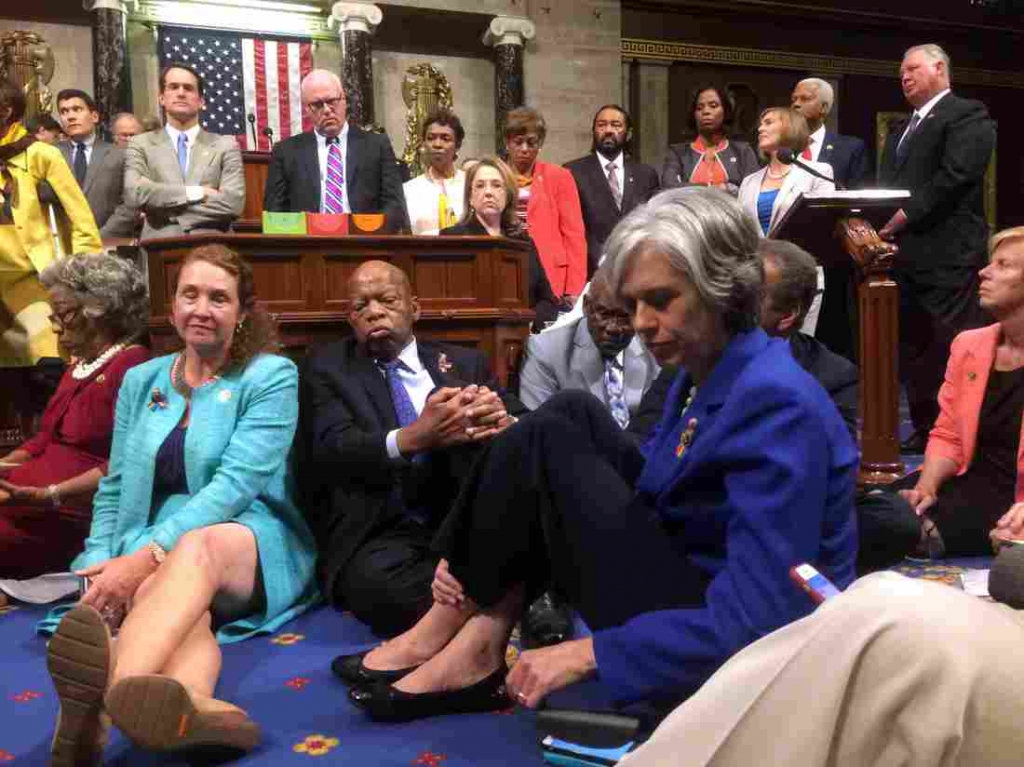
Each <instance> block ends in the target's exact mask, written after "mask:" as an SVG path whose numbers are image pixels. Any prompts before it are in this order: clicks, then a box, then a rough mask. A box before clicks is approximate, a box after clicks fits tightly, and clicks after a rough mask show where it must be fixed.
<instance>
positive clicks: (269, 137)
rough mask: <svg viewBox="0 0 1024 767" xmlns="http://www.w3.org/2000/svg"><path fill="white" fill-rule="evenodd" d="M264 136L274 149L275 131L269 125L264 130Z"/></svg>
mask: <svg viewBox="0 0 1024 767" xmlns="http://www.w3.org/2000/svg"><path fill="white" fill-rule="evenodd" d="M263 135H264V136H266V137H267V141H269V142H270V148H271V149H273V148H274V129H273V128H271V127H270V126H269V125H268V126H267V127H266V128H264V129H263Z"/></svg>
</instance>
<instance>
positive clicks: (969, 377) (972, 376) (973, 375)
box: [967, 370, 978, 381]
mask: <svg viewBox="0 0 1024 767" xmlns="http://www.w3.org/2000/svg"><path fill="white" fill-rule="evenodd" d="M977 377H978V374H977V373H975V372H974V371H973V370H970V371H968V373H967V380H968V381H973V380H974V379H975V378H977Z"/></svg>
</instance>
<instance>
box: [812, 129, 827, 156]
mask: <svg viewBox="0 0 1024 767" xmlns="http://www.w3.org/2000/svg"><path fill="white" fill-rule="evenodd" d="M810 141H811V144H810V150H811V159H812V160H814V162H817V161H818V158H819V157H821V148H822V147H823V146H824V145H825V123H822V124H821V125H820V126H819V127H818V130H816V131H814V133H812V134H811V138H810Z"/></svg>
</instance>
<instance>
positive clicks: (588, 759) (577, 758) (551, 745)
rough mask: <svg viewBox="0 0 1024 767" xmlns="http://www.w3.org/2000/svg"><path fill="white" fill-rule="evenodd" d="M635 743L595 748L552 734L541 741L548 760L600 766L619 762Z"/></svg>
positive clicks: (566, 763)
mask: <svg viewBox="0 0 1024 767" xmlns="http://www.w3.org/2000/svg"><path fill="white" fill-rule="evenodd" d="M635 744H636V741H632V740H630V741H628V742H626V743H623V744H622V745H621V746H615V747H613V748H594V747H592V746H583V745H580V744H579V743H573V742H571V741H568V740H561V739H560V738H556V737H553V736H551V735H548V736H546V737H545V738H544V739H543V740H542V741H541V742H540V745H541V748H542V749H543V751H544V761H546V762H549V763H551V764H562V765H570V764H579V765H599V766H600V767H605V766H606V765H615V764H618V762H619V760H620V759H621V758H622V757H624V756H625V755H626V754H628V753H629V751H630V749H632V748H633V746H634V745H635ZM549 757H552V758H549Z"/></svg>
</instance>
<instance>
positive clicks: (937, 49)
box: [903, 43, 953, 80]
mask: <svg viewBox="0 0 1024 767" xmlns="http://www.w3.org/2000/svg"><path fill="white" fill-rule="evenodd" d="M918 51H921V53H923V54H924V55H925V56H927V57H928V59H929V60H930V61H941V62H942V63H943V64H945V65H946V76H947V77H948V78H949V79H950V80H952V79H953V67H952V65H951V64H950V62H949V54H948V53H946V52H945V51H944V50H943V49H942V46H941V45H937V44H936V43H924V44H922V45H912V46H911V47H909V48H907V50H906V53H904V54H903V58H906V57H907V56H909V55H910V54H911V53H917V52H918Z"/></svg>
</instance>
